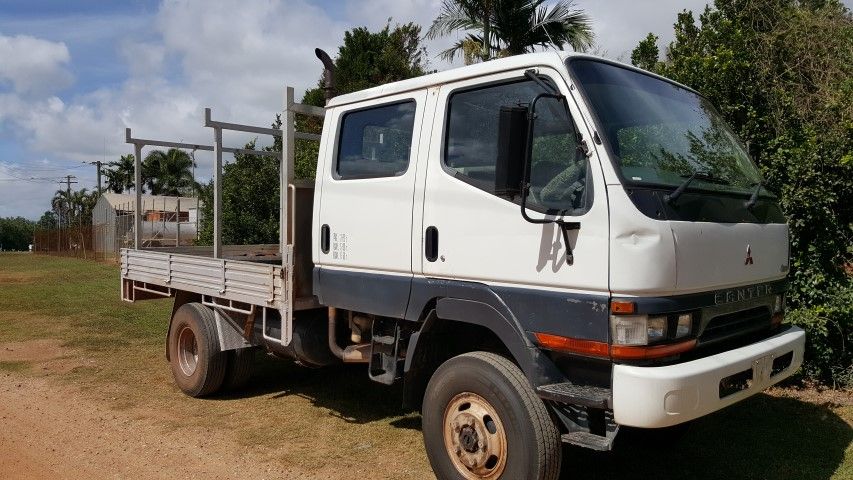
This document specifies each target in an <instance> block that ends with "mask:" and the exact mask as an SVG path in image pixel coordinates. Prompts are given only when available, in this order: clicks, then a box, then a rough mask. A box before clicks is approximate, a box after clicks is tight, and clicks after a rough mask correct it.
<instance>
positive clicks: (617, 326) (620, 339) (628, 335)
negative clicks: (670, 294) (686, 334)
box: [610, 315, 667, 345]
mask: <svg viewBox="0 0 853 480" xmlns="http://www.w3.org/2000/svg"><path fill="white" fill-rule="evenodd" d="M610 325H611V330H612V335H613V343H615V344H618V345H648V344H649V343H653V342H657V341H658V340H663V339H665V338H666V327H667V319H666V317H662V316H656V317H650V316H648V315H611V316H610Z"/></svg>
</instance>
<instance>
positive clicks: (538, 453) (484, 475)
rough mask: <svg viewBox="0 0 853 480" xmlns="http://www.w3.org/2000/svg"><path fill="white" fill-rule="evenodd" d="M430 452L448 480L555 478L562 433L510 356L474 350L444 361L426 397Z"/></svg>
mask: <svg viewBox="0 0 853 480" xmlns="http://www.w3.org/2000/svg"><path fill="white" fill-rule="evenodd" d="M423 435H424V444H425V446H426V451H427V456H428V457H429V461H430V464H431V465H432V469H433V471H434V472H435V474H436V476H437V477H438V478H439V479H442V480H450V479H454V480H457V479H465V480H474V479H476V480H480V479H489V480H491V479H499V478H501V479H529V480H553V479H556V478H557V477H558V475H559V473H560V461H561V456H562V444H561V441H560V434H559V432H558V431H557V428H556V426H555V425H554V422H553V421H552V420H551V417H550V415H549V414H548V410H547V409H546V407H545V404H543V403H542V400H541V399H539V397H538V396H537V395H536V393H535V392H534V391H533V389H532V388H531V387H530V384H529V383H528V381H527V379H526V378H525V376H524V374H523V373H522V372H521V370H520V369H519V368H518V367H517V366H516V365H515V364H514V363H512V362H511V361H509V360H508V359H506V358H504V357H502V356H500V355H496V354H494V353H487V352H472V353H466V354H464V355H459V356H457V357H453V358H451V359H450V360H448V361H446V362H444V364H442V365H441V366H440V367H439V368H438V370H436V372H435V373H434V374H433V376H432V378H430V381H429V384H428V385H427V388H426V393H425V395H424V401H423Z"/></svg>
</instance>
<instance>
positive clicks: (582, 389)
mask: <svg viewBox="0 0 853 480" xmlns="http://www.w3.org/2000/svg"><path fill="white" fill-rule="evenodd" d="M536 393H538V394H539V396H540V397H541V398H543V399H545V400H551V401H554V402H559V403H565V404H568V405H578V406H582V407H591V408H601V409H605V410H606V409H610V408H612V405H613V395H612V392H611V391H610V389H609V388H603V387H594V386H591V385H577V384H574V383H570V382H565V383H552V384H550V385H540V386H538V387H536Z"/></svg>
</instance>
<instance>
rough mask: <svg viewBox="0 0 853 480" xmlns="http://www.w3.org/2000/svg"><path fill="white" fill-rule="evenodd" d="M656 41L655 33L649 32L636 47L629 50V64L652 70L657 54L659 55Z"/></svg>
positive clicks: (656, 60) (655, 63) (655, 64)
mask: <svg viewBox="0 0 853 480" xmlns="http://www.w3.org/2000/svg"><path fill="white" fill-rule="evenodd" d="M657 41H658V37H657V35H655V34H653V33H649V34H648V35H647V36H646V38H644V39H643V40H642V41H640V44H639V45H637V48H635V49H634V51H632V52H631V64H633V65H636V66H638V67H640V68H642V69H645V70H649V71H653V70H654V69H655V67H656V66H657V63H658V56H659V55H660V50H658V46H657Z"/></svg>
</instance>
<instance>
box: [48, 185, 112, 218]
mask: <svg viewBox="0 0 853 480" xmlns="http://www.w3.org/2000/svg"><path fill="white" fill-rule="evenodd" d="M99 197H100V194H99V193H98V192H97V191H92V192H89V191H88V190H87V189H85V188H83V189H80V190H77V191H75V192H69V191H68V190H62V189H60V190H57V191H56V193H55V194H54V195H53V199H52V200H51V202H50V203H51V207H52V208H53V211H54V212H56V214H57V215H58V216H59V219H60V221H61V223H60V225H59V226H61V227H63V228H64V227H67V226H69V225H75V226H82V225H90V224H91V223H92V210H93V209H94V208H95V203H97V201H98V198H99ZM48 213H49V212H45V214H44V215H42V219H44V218H45V215H47V214H48ZM39 222H40V223H41V220H40V221H39Z"/></svg>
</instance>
